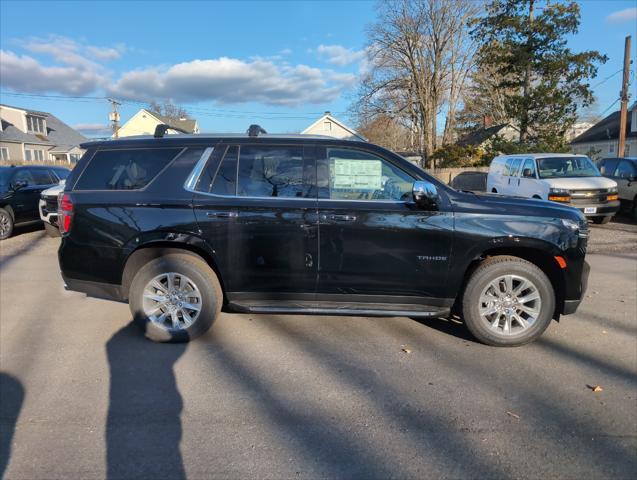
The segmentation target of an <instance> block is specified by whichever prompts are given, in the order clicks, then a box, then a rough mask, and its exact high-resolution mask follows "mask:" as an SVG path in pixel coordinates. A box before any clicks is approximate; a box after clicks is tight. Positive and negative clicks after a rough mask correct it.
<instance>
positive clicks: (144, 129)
mask: <svg viewBox="0 0 637 480" xmlns="http://www.w3.org/2000/svg"><path fill="white" fill-rule="evenodd" d="M161 124H166V125H170V126H171V127H175V128H179V129H181V130H185V131H186V132H188V133H199V125H198V124H197V120H194V119H192V118H180V119H179V120H173V119H170V118H166V117H164V116H163V115H160V114H159V113H157V112H153V111H151V110H146V109H145V108H142V109H141V110H140V111H139V112H137V113H136V114H135V115H133V116H132V117H131V118H130V120H128V121H127V122H126V123H125V124H124V125H122V126H121V127H120V128H119V130H118V131H117V134H118V136H119V137H131V136H133V135H152V134H154V133H155V127H156V126H157V125H161ZM167 133H179V132H178V131H177V130H168V132H167Z"/></svg>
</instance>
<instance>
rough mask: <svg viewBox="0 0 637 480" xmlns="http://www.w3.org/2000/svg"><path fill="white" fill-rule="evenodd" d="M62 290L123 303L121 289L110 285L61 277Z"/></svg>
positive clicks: (118, 286)
mask: <svg viewBox="0 0 637 480" xmlns="http://www.w3.org/2000/svg"><path fill="white" fill-rule="evenodd" d="M62 279H63V280H64V289H65V290H71V291H73V292H80V293H85V294H86V295H87V296H89V297H94V298H102V299H104V300H115V301H117V302H124V301H125V300H124V298H123V296H122V287H121V286H120V285H113V284H111V283H100V282H89V281H87V280H76V279H74V278H68V277H65V276H64V275H62Z"/></svg>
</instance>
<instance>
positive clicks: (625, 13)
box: [606, 7, 637, 23]
mask: <svg viewBox="0 0 637 480" xmlns="http://www.w3.org/2000/svg"><path fill="white" fill-rule="evenodd" d="M606 21H607V22H610V23H622V22H629V21H633V22H634V21H637V7H633V8H625V9H624V10H618V11H616V12H613V13H611V14H610V15H608V16H607V17H606Z"/></svg>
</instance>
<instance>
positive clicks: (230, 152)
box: [210, 145, 239, 195]
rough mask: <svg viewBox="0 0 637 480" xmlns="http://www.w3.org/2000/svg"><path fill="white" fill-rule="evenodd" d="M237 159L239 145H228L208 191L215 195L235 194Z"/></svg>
mask: <svg viewBox="0 0 637 480" xmlns="http://www.w3.org/2000/svg"><path fill="white" fill-rule="evenodd" d="M238 161H239V147H237V146H236V145H233V146H231V147H228V149H227V150H226V154H225V155H224V156H223V160H222V161H221V164H220V165H219V170H217V176H216V177H215V181H214V182H213V184H212V188H211V189H210V193H214V194H216V195H236V194H237V162H238Z"/></svg>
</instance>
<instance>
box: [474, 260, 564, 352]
mask: <svg viewBox="0 0 637 480" xmlns="http://www.w3.org/2000/svg"><path fill="white" fill-rule="evenodd" d="M462 307H463V317H464V321H465V324H466V325H467V328H468V329H469V331H470V332H471V333H472V334H473V335H474V336H475V337H476V338H477V339H478V340H480V341H481V342H483V343H486V344H487V345H494V346H502V347H516V346H519V345H524V344H525V343H529V342H531V341H533V340H535V339H536V338H538V337H539V336H540V335H542V333H543V332H544V330H546V328H547V327H548V325H549V323H551V318H552V317H553V312H554V310H555V292H554V291H553V286H552V285H551V281H550V280H549V279H548V277H547V276H546V275H545V274H544V272H542V270H540V269H539V268H538V267H537V266H535V265H534V264H532V263H530V262H528V261H526V260H523V259H521V258H518V257H511V256H498V257H491V258H489V259H488V260H485V261H484V262H482V264H481V265H480V266H479V267H478V268H477V269H476V270H475V272H474V273H473V275H472V276H471V278H470V279H469V282H468V283H467V288H466V289H465V292H464V296H463V301H462Z"/></svg>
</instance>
